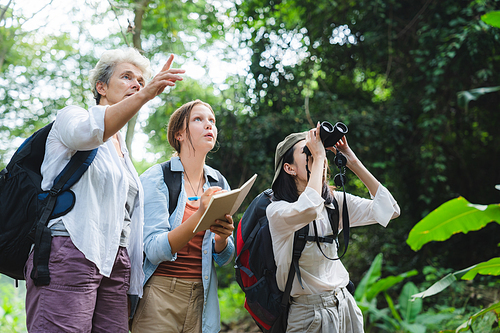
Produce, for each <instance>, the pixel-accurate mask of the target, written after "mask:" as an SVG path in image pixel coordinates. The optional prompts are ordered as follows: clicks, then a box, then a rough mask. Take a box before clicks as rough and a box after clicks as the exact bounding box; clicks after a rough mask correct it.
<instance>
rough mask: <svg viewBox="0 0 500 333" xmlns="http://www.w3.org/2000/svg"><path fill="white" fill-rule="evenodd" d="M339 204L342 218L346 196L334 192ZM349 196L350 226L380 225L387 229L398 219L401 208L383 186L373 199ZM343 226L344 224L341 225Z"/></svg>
mask: <svg viewBox="0 0 500 333" xmlns="http://www.w3.org/2000/svg"><path fill="white" fill-rule="evenodd" d="M334 193H335V197H336V199H337V201H338V202H339V209H340V216H341V218H342V211H343V209H344V208H343V202H344V195H343V193H342V192H334ZM346 196H347V210H348V212H349V225H350V226H352V227H359V226H364V225H370V224H377V223H378V224H380V225H382V226H384V227H386V226H387V225H388V224H389V221H390V220H392V219H394V218H396V217H398V216H399V214H400V208H399V205H398V203H397V202H396V200H395V199H394V197H393V196H392V194H391V193H390V192H389V190H387V188H385V187H384V186H383V185H382V184H380V185H379V187H378V189H377V193H376V194H375V196H373V197H372V199H371V200H370V199H365V198H361V197H357V196H354V195H351V194H346ZM340 226H342V223H341V224H340Z"/></svg>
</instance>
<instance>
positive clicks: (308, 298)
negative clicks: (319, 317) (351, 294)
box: [292, 287, 348, 306]
mask: <svg viewBox="0 0 500 333" xmlns="http://www.w3.org/2000/svg"><path fill="white" fill-rule="evenodd" d="M347 293H348V291H347V289H346V288H345V287H341V288H337V289H335V290H332V291H326V292H324V293H321V294H315V295H300V296H297V297H292V301H293V302H295V303H299V304H323V306H332V305H337V304H339V303H340V302H341V301H342V300H344V299H345V298H346V297H347Z"/></svg>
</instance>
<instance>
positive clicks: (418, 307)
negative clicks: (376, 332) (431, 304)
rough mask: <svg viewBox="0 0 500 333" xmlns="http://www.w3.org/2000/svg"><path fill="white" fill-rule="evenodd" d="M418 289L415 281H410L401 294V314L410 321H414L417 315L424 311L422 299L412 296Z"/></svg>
mask: <svg viewBox="0 0 500 333" xmlns="http://www.w3.org/2000/svg"><path fill="white" fill-rule="evenodd" d="M417 291H418V289H417V286H415V284H414V283H413V282H408V283H406V284H405V285H404V287H403V290H402V291H401V294H400V295H399V307H400V311H401V315H402V316H403V318H404V319H405V321H407V322H408V323H413V322H414V321H415V318H416V317H417V315H418V314H419V313H420V311H422V299H421V298H418V299H415V298H412V295H413V294H415V293H416V292H417Z"/></svg>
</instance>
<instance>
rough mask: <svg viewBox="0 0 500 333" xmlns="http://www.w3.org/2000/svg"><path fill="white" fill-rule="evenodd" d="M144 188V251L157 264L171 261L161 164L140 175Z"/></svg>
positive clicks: (166, 205)
mask: <svg viewBox="0 0 500 333" xmlns="http://www.w3.org/2000/svg"><path fill="white" fill-rule="evenodd" d="M141 183H142V187H143V188H144V251H145V252H146V257H147V258H148V260H149V261H150V262H151V263H152V264H154V265H159V264H160V263H161V262H163V261H172V260H174V259H175V257H176V256H175V255H172V248H171V246H170V243H169V241H168V233H169V232H170V231H171V230H172V227H171V225H170V222H169V217H170V214H169V212H168V197H169V196H168V188H167V186H166V185H165V182H164V180H163V171H162V169H161V165H159V164H157V165H155V166H153V167H151V168H150V169H148V170H147V171H146V172H144V173H143V174H142V175H141Z"/></svg>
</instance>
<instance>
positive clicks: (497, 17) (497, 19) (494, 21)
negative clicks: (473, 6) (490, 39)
mask: <svg viewBox="0 0 500 333" xmlns="http://www.w3.org/2000/svg"><path fill="white" fill-rule="evenodd" d="M481 20H483V22H484V23H486V24H489V25H491V26H492V27H497V28H500V11H499V10H497V11H494V12H489V13H486V14H484V15H483V16H481Z"/></svg>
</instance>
